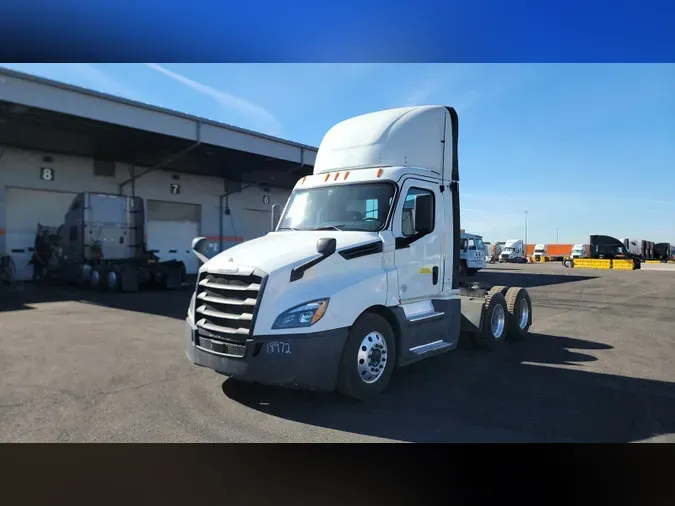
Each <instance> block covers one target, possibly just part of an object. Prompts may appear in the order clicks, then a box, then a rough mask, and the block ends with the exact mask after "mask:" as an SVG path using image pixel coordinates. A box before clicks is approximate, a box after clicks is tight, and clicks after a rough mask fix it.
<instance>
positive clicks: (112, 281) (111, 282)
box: [108, 272, 117, 290]
mask: <svg viewBox="0 0 675 506" xmlns="http://www.w3.org/2000/svg"><path fill="white" fill-rule="evenodd" d="M115 288H117V273H116V272H109V273H108V289H109V290H114V289H115Z"/></svg>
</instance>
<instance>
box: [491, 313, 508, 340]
mask: <svg viewBox="0 0 675 506" xmlns="http://www.w3.org/2000/svg"><path fill="white" fill-rule="evenodd" d="M505 326H506V313H505V312H504V306H502V305H501V304H498V305H497V306H495V309H494V311H492V317H491V318H490V327H491V330H492V337H494V338H495V339H497V340H499V339H501V338H502V335H503V334H504V327H505Z"/></svg>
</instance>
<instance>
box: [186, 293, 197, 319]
mask: <svg viewBox="0 0 675 506" xmlns="http://www.w3.org/2000/svg"><path fill="white" fill-rule="evenodd" d="M196 297H197V293H196V292H195V293H193V294H192V298H191V299H190V307H188V318H190V320H192V321H194V320H195V301H196Z"/></svg>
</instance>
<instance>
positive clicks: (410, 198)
mask: <svg viewBox="0 0 675 506" xmlns="http://www.w3.org/2000/svg"><path fill="white" fill-rule="evenodd" d="M421 195H431V196H432V198H433V200H434V202H433V209H434V219H433V228H432V231H431V232H430V233H428V234H426V235H424V236H422V237H421V238H419V239H417V240H413V241H412V242H410V239H411V238H412V237H413V236H414V234H415V223H414V216H413V211H414V208H415V199H416V198H418V197H419V196H421ZM442 206H443V201H442V199H441V195H440V191H439V185H438V184H437V183H431V182H428V181H424V180H421V179H408V180H406V181H405V182H404V183H403V185H402V188H401V195H400V197H399V199H398V202H397V204H396V209H395V214H394V221H393V227H392V231H393V234H394V238H395V241H396V246H395V247H396V250H395V255H394V258H395V265H396V270H397V272H398V294H399V299H400V301H401V304H408V303H412V302H416V301H423V300H425V299H427V300H428V299H430V298H433V297H434V296H437V295H438V294H440V293H441V291H442V289H443V256H442V253H443V251H442V250H443V230H444V224H443V207H442Z"/></svg>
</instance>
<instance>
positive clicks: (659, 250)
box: [654, 242, 672, 262]
mask: <svg viewBox="0 0 675 506" xmlns="http://www.w3.org/2000/svg"><path fill="white" fill-rule="evenodd" d="M671 251H672V246H671V245H670V243H669V242H657V243H655V244H654V260H660V261H661V262H667V261H668V260H670V259H671V258H672V254H671Z"/></svg>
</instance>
